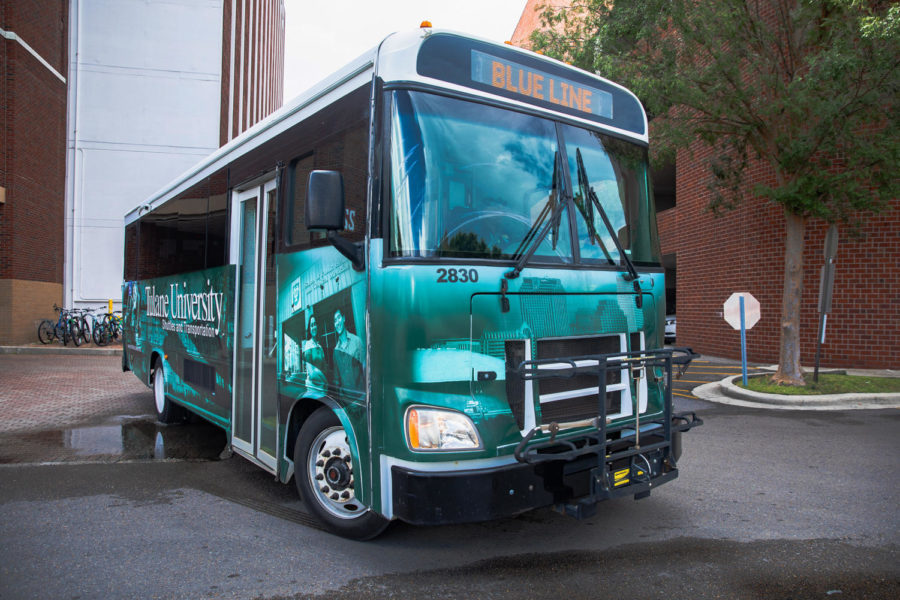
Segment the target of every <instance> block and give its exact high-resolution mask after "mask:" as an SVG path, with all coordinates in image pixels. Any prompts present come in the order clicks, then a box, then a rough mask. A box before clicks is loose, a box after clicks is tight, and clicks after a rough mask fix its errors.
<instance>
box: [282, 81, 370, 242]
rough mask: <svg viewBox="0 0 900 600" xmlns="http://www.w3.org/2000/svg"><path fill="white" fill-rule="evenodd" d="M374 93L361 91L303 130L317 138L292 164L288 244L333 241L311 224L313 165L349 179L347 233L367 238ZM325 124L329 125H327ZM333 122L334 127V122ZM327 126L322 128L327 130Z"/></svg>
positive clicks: (348, 236)
mask: <svg viewBox="0 0 900 600" xmlns="http://www.w3.org/2000/svg"><path fill="white" fill-rule="evenodd" d="M368 98H369V96H368V92H367V91H366V88H361V89H360V90H358V91H357V92H354V93H351V94H349V95H347V96H346V97H345V98H343V99H341V100H338V101H337V102H335V103H334V105H333V106H331V107H329V108H328V109H325V111H323V113H327V114H322V115H321V117H319V116H316V117H314V118H312V119H310V123H311V125H309V127H310V128H312V129H311V130H309V131H306V130H303V129H301V130H298V132H297V136H298V137H299V138H301V139H310V140H313V141H312V143H310V144H309V146H307V147H306V148H305V149H304V152H303V153H302V154H300V156H299V157H298V158H296V159H294V160H293V161H292V162H291V163H290V166H289V181H290V183H289V185H290V188H291V189H290V191H289V193H288V206H287V210H286V211H285V212H286V218H287V220H288V223H287V224H286V227H285V238H286V239H285V244H286V245H287V246H289V247H297V246H299V247H300V248H311V247H317V246H324V245H327V244H328V241H327V240H326V238H325V234H324V232H317V231H316V232H313V231H309V230H307V229H306V223H305V221H304V216H305V209H306V186H307V184H308V182H309V174H310V172H312V171H313V170H326V171H338V172H339V173H340V174H341V175H342V176H343V178H344V208H345V210H344V230H343V231H341V232H340V234H341V236H342V237H344V238H346V239H348V240H350V241H352V242H359V241H362V240H364V239H365V237H366V206H367V202H366V201H367V198H368V185H369V176H368V173H369V110H368ZM323 123H324V124H325V125H324V127H323V126H322V124H323ZM331 125H333V127H330V126H331ZM323 128H324V129H325V130H326V131H324V132H323V131H322V129H323Z"/></svg>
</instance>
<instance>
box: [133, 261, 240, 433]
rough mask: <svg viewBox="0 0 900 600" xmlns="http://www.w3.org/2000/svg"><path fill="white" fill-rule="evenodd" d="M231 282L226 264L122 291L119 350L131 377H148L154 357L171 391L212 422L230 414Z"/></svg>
mask: <svg viewBox="0 0 900 600" xmlns="http://www.w3.org/2000/svg"><path fill="white" fill-rule="evenodd" d="M234 279H235V267H234V266H233V265H228V266H224V267H216V268H212V269H205V270H202V271H194V272H190V273H183V274H180V275H173V276H168V277H158V278H155V279H148V280H145V281H135V282H128V283H127V284H126V287H125V299H124V300H125V302H124V306H125V307H126V311H125V315H124V318H125V323H126V328H125V331H126V337H125V350H126V352H128V362H129V364H130V365H132V368H133V369H134V371H135V374H137V375H138V376H139V377H142V378H144V379H149V374H148V373H147V372H146V369H147V368H149V367H150V366H151V365H150V363H149V361H150V360H151V357H152V356H153V355H154V354H155V355H157V356H159V357H160V360H165V362H166V364H167V365H168V366H169V371H170V373H169V384H170V385H171V392H172V393H174V394H175V395H177V396H178V397H179V398H181V399H183V401H184V402H185V403H186V404H190V405H193V406H194V407H195V408H197V409H199V410H201V411H203V412H204V413H206V414H207V416H208V417H209V418H211V419H213V420H214V421H219V420H224V419H228V418H229V417H230V414H231V379H232V373H231V365H232V349H233V347H234ZM220 422H227V421H220Z"/></svg>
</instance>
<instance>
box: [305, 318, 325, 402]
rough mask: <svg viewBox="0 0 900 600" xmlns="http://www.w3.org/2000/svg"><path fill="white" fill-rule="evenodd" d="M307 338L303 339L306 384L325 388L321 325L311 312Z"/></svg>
mask: <svg viewBox="0 0 900 600" xmlns="http://www.w3.org/2000/svg"><path fill="white" fill-rule="evenodd" d="M306 332H307V336H308V337H307V339H305V340H303V350H302V356H303V365H304V367H305V368H306V386H307V387H316V388H319V389H325V386H326V385H327V383H328V381H327V379H326V377H325V350H324V349H323V348H322V344H321V342H320V341H319V335H318V333H319V326H318V324H317V323H316V317H315V315H314V314H312V313H310V315H309V322H308V324H307V327H306Z"/></svg>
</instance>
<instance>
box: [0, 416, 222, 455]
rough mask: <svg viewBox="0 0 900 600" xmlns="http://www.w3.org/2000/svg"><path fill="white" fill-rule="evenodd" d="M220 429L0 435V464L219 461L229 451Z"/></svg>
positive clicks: (188, 426) (140, 425)
mask: <svg viewBox="0 0 900 600" xmlns="http://www.w3.org/2000/svg"><path fill="white" fill-rule="evenodd" d="M225 442H226V436H225V432H224V431H223V430H222V429H219V428H218V427H216V426H214V425H210V424H209V423H206V422H203V421H199V420H198V422H191V423H184V424H178V425H161V424H160V423H158V422H157V421H156V419H155V418H154V417H137V418H128V417H123V418H119V419H118V420H117V421H116V422H111V423H105V424H102V425H95V426H90V427H73V428H69V429H58V430H52V431H38V432H29V433H18V434H3V435H0V463H7V464H9V463H22V462H29V463H30V462H52V461H72V460H97V461H98V462H106V461H119V460H161V459H182V460H216V459H218V456H219V453H221V452H222V449H223V448H224V447H225Z"/></svg>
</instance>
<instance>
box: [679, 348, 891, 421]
mask: <svg viewBox="0 0 900 600" xmlns="http://www.w3.org/2000/svg"><path fill="white" fill-rule="evenodd" d="M715 360H721V359H715ZM777 368H778V365H770V366H757V367H756V371H757V373H758V372H759V371H760V370H763V371H770V372H772V373H774V372H775V371H776V370H777ZM803 371H804V373H812V369H809V368H804V370H803ZM835 371H838V370H837V369H820V370H819V372H820V373H829V372H835ZM839 372H841V373H846V374H847V375H854V376H860V377H866V376H869V377H900V371H895V370H891V369H882V370H875V369H841V370H839ZM740 379H741V376H740V375H738V376H734V375H731V376H728V377H726V378H724V379H722V380H721V381H714V382H711V383H706V384H703V385H700V386H698V387H695V388H694V389H693V390H692V393H693V394H694V395H695V396H696V397H697V398H700V399H701V400H706V401H708V402H716V403H718V404H730V405H732V406H744V407H749V408H768V409H780V410H860V409H882V408H900V394H898V393H889V394H815V395H788V394H763V393H760V392H754V391H752V390H747V389H744V388H742V387H738V386H737V385H735V382H736V381H739V380H740Z"/></svg>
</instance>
